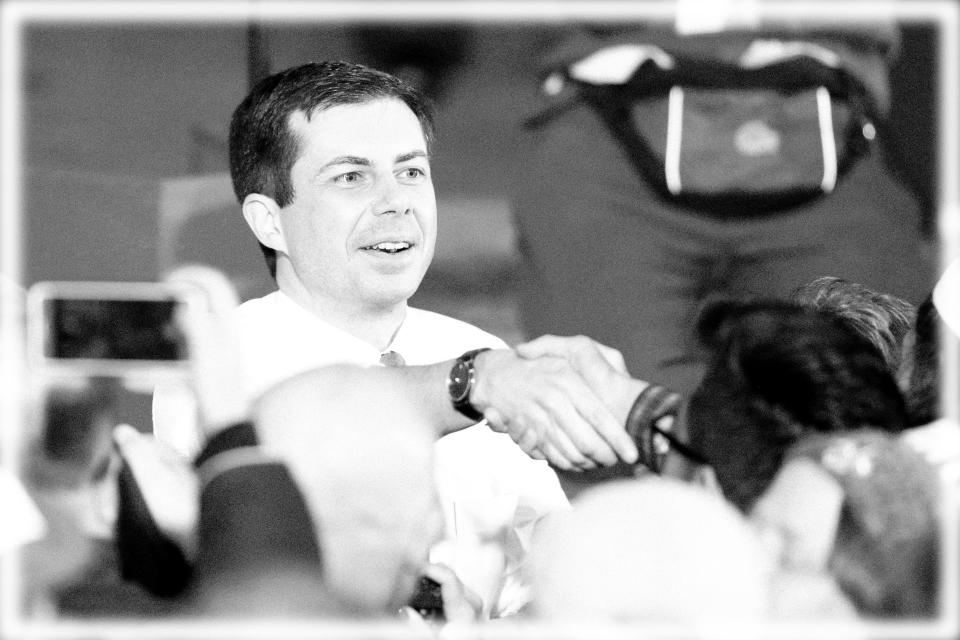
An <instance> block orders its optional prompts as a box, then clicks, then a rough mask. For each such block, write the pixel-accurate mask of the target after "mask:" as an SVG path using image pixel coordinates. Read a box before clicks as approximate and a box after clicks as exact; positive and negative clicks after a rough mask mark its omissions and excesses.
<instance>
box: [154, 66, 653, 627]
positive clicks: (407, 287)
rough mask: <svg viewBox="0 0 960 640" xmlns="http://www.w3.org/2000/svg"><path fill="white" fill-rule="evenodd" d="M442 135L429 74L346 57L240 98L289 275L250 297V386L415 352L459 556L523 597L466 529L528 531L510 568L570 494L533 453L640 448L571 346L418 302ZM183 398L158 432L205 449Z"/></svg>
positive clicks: (278, 274) (234, 129) (478, 574)
mask: <svg viewBox="0 0 960 640" xmlns="http://www.w3.org/2000/svg"><path fill="white" fill-rule="evenodd" d="M431 138H432V116H431V114H430V112H429V110H428V108H427V107H426V105H425V102H424V101H423V100H422V99H421V97H420V96H419V94H418V93H417V92H416V90H415V89H413V88H412V87H410V86H409V85H407V84H405V83H404V82H402V81H401V80H398V79H397V78H394V77H392V76H390V75H388V74H385V73H382V72H379V71H376V70H373V69H369V68H367V67H363V66H360V65H353V64H349V63H344V62H333V63H310V64H305V65H301V66H298V67H295V68H292V69H288V70H286V71H282V72H280V73H278V74H275V75H273V76H270V77H268V78H266V79H264V80H263V81H261V82H260V83H259V84H257V85H256V86H255V87H254V88H253V90H252V91H251V92H250V95H248V96H247V98H245V99H244V100H243V102H241V104H240V105H239V106H238V107H237V110H236V111H235V113H234V116H233V120H232V122H231V127H230V161H231V162H230V163H231V174H232V177H233V182H234V188H235V190H236V194H237V197H238V199H239V200H240V203H241V207H242V211H243V216H244V219H245V220H246V222H247V224H248V225H249V227H250V229H251V230H252V232H253V233H254V235H255V236H256V238H257V240H258V241H259V243H260V245H261V247H262V249H263V251H264V255H265V256H266V259H267V263H268V266H269V267H270V269H271V273H272V274H273V275H274V277H275V279H276V282H277V287H278V290H277V291H275V292H273V293H271V294H269V295H267V296H265V297H263V298H259V299H255V300H250V301H247V302H245V303H244V304H242V305H241V306H240V307H239V309H238V314H237V320H238V323H239V326H238V328H239V335H240V343H241V348H242V351H243V360H244V366H243V372H244V376H243V377H244V380H245V384H244V387H245V389H243V391H244V392H245V393H247V394H248V395H249V396H250V397H251V398H256V397H258V396H259V395H260V394H262V393H263V392H264V391H265V390H266V389H268V388H270V387H272V386H273V385H275V384H277V383H279V382H281V381H283V380H285V379H288V378H290V377H292V376H294V375H297V374H299V373H303V372H305V371H308V370H311V369H316V368H317V367H323V366H327V365H333V364H348V365H360V366H364V367H366V366H376V365H378V364H387V365H396V364H400V363H405V364H406V365H409V366H408V367H406V368H405V376H406V377H407V378H409V379H410V380H412V381H413V382H414V383H415V384H413V385H412V386H411V391H410V393H409V394H408V395H407V397H409V398H410V401H411V402H412V403H416V405H417V406H418V408H419V409H420V410H421V411H422V415H424V416H428V419H429V421H430V423H431V425H432V427H433V429H434V430H435V433H436V435H437V436H438V437H440V436H444V437H442V438H440V439H439V440H438V442H437V444H436V452H435V453H436V475H437V483H438V490H439V493H440V498H441V502H442V503H443V508H444V511H445V514H446V519H447V535H448V538H450V539H451V541H452V539H453V538H454V537H456V539H457V542H456V545H457V561H458V562H459V566H454V569H458V570H460V573H459V575H460V577H461V579H462V580H463V581H464V582H465V583H466V585H467V587H469V588H471V589H473V590H474V591H477V592H478V594H479V595H480V596H481V597H483V599H484V608H485V613H488V614H492V615H497V614H503V613H509V612H510V611H511V610H513V609H514V608H515V607H516V606H518V603H522V601H523V593H522V589H519V588H518V587H519V585H518V584H516V583H515V582H513V581H510V580H508V581H507V583H506V587H505V588H503V589H501V587H502V586H503V583H502V581H501V580H502V577H503V575H504V572H503V571H496V572H491V571H490V568H489V567H479V566H475V567H473V570H468V569H467V567H468V565H469V564H475V565H476V563H475V562H474V561H473V560H474V559H467V558H466V557H464V554H463V549H464V548H465V547H464V545H471V544H472V545H474V546H477V545H480V546H482V544H484V543H485V542H484V541H485V540H487V539H488V538H489V536H490V535H493V534H494V533H496V531H498V530H506V531H507V532H510V531H513V532H514V533H513V534H509V533H508V535H507V540H508V541H509V543H508V544H507V547H506V555H507V559H506V565H505V567H506V569H505V570H506V574H507V575H509V574H510V573H511V572H512V571H513V570H514V569H515V568H516V565H517V563H518V562H519V561H520V559H521V558H522V556H523V554H524V544H523V542H522V540H523V539H524V537H525V536H524V535H523V532H522V531H520V530H519V529H523V528H525V525H526V524H529V523H532V522H535V521H536V519H537V518H538V517H539V516H541V515H543V514H545V513H546V512H548V511H551V510H553V509H556V508H559V507H562V506H563V505H565V503H566V500H565V498H564V496H563V494H562V492H561V491H560V488H559V486H558V484H557V481H556V477H555V475H554V474H553V472H552V471H551V470H550V469H549V468H548V467H547V465H546V464H545V463H544V462H542V461H537V460H533V459H531V458H530V457H529V456H528V455H527V453H529V454H531V455H533V456H535V457H540V458H547V459H549V460H550V461H551V462H552V463H553V464H555V465H557V466H559V467H562V468H590V467H593V466H595V465H596V464H612V463H613V462H615V461H616V460H617V459H628V460H630V461H632V460H634V459H636V448H635V446H634V445H633V443H632V442H631V441H630V439H629V437H628V436H627V435H626V433H625V432H624V430H623V428H622V426H621V421H619V420H618V419H616V418H615V417H614V415H613V414H612V413H611V411H610V410H609V409H608V408H607V406H606V405H604V403H603V402H602V401H601V399H600V398H599V397H597V395H596V394H595V392H594V391H592V390H591V388H590V387H589V386H588V385H587V383H586V382H585V381H584V380H583V378H581V376H580V375H579V374H578V373H577V372H576V371H575V370H574V368H573V366H572V365H571V364H570V362H569V361H568V360H566V359H564V358H561V357H549V356H547V357H541V358H523V357H520V356H519V355H518V354H516V353H515V352H514V351H512V350H509V349H507V348H506V345H505V343H504V342H503V341H501V340H499V339H498V338H496V337H494V336H492V335H490V334H488V333H486V332H484V331H482V330H480V329H478V328H476V327H473V326H471V325H469V324H466V323H464V322H461V321H459V320H455V319H453V318H449V317H446V316H442V315H439V314H436V313H431V312H428V311H423V310H420V309H414V308H412V307H410V306H409V305H408V304H407V300H408V299H409V298H410V296H412V295H413V294H414V292H415V291H416V290H417V287H418V286H419V285H420V281H421V280H422V278H423V275H424V273H425V272H426V269H427V267H428V266H429V264H430V261H431V259H432V257H433V251H434V243H435V240H436V232H437V211H436V200H435V195H434V190H433V183H432V177H431V166H430V141H431ZM380 400H382V399H381V398H377V397H371V398H370V400H369V401H370V402H371V403H377V402H378V401H380ZM389 410H390V407H389V406H386V405H384V411H385V413H384V418H385V419H386V420H389V419H390V414H389ZM170 411H171V406H169V403H167V402H165V400H164V398H163V397H162V394H158V396H157V398H156V399H155V430H156V432H157V433H158V435H159V436H160V437H161V438H163V439H166V440H168V441H170V442H172V443H173V444H179V446H180V448H181V450H183V451H185V452H188V453H189V452H191V451H193V450H195V448H196V447H195V444H194V443H192V442H190V434H185V433H184V430H183V428H182V427H181V426H180V424H182V423H181V422H180V420H179V419H178V418H176V417H175V416H173V415H171V413H170ZM484 418H486V419H487V421H488V423H489V425H490V426H491V427H493V428H494V429H496V430H498V431H504V432H509V433H510V436H511V437H512V438H513V440H514V441H516V443H517V444H520V447H518V446H516V444H515V443H514V442H511V440H510V438H508V437H507V436H506V435H504V434H502V433H501V434H498V433H494V432H493V431H491V429H490V428H488V426H487V424H484V423H483V421H484ZM471 425H473V426H471ZM357 428H362V425H357ZM454 432H456V433H454ZM525 452H526V453H525ZM305 455H306V453H305ZM491 518H493V520H491ZM318 519H319V520H321V521H322V520H323V517H322V516H319V517H318ZM492 521H496V523H498V524H497V526H494V527H491V522H492ZM521 525H524V526H521ZM497 535H500V534H497ZM441 555H442V553H441ZM467 555H469V554H467ZM447 559H451V556H449V555H448V557H447ZM451 561H452V560H451ZM454 564H457V562H454ZM491 577H492V579H491ZM501 593H502V595H503V597H502V598H501V597H500V595H501ZM497 600H499V604H498V603H497Z"/></svg>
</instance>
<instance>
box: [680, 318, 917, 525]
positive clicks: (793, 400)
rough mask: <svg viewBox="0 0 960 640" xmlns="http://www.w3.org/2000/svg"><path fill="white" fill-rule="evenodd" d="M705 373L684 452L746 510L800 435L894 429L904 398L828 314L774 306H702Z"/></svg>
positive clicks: (871, 353)
mask: <svg viewBox="0 0 960 640" xmlns="http://www.w3.org/2000/svg"><path fill="white" fill-rule="evenodd" d="M697 334H698V338H699V340H700V342H701V344H702V345H703V346H704V347H705V348H706V350H707V352H708V367H707V372H706V374H705V375H704V378H703V380H702V381H701V384H700V386H699V387H698V388H697V390H696V391H695V392H694V393H693V395H692V396H691V398H690V403H689V407H688V414H687V421H688V424H687V429H688V432H689V440H690V444H691V445H692V446H693V448H694V449H696V450H698V451H700V452H702V453H703V454H704V455H705V456H706V457H707V458H708V459H709V460H710V461H711V465H712V466H713V468H714V471H715V472H716V475H717V480H718V481H719V483H720V486H721V488H722V489H723V491H724V493H725V494H726V495H727V497H728V498H729V499H730V500H731V501H733V502H734V503H735V504H736V505H737V506H738V507H740V508H741V509H743V510H744V511H746V510H748V509H749V508H750V507H751V506H752V505H753V503H754V501H755V500H756V499H757V497H759V495H760V494H761V493H762V492H763V491H764V490H766V488H767V486H768V485H769V483H770V482H771V480H772V479H773V476H774V474H775V473H776V471H777V470H778V469H779V468H780V465H781V462H782V460H783V455H784V452H785V451H786V450H787V449H788V448H789V447H790V446H791V445H792V444H793V443H794V442H796V440H797V439H798V438H799V437H800V436H801V435H802V434H805V433H810V432H837V431H845V430H851V429H861V428H872V429H878V430H881V431H887V432H897V431H901V430H902V429H903V428H904V427H905V424H906V409H905V404H904V400H903V396H902V394H901V392H900V389H899V388H898V387H897V384H896V381H895V380H894V377H893V375H892V373H891V372H890V370H889V369H888V368H887V364H886V362H885V361H884V359H883V356H882V355H881V354H880V352H879V351H878V350H877V348H876V347H874V346H873V345H872V344H871V343H870V342H869V341H867V340H866V339H865V338H863V337H862V336H860V335H858V334H857V333H856V332H854V331H853V330H851V329H850V328H849V327H847V326H845V325H844V324H843V322H842V321H840V320H839V319H837V318H836V317H833V316H832V315H830V314H828V313H825V312H822V311H818V310H815V309H809V308H803V307H800V306H798V305H796V304H792V303H788V302H781V301H763V300H753V301H750V300H748V301H733V300H731V301H721V302H717V303H714V304H712V305H710V306H708V307H707V308H706V309H705V310H704V311H703V312H702V313H701V316H700V318H699V321H698V326H697Z"/></svg>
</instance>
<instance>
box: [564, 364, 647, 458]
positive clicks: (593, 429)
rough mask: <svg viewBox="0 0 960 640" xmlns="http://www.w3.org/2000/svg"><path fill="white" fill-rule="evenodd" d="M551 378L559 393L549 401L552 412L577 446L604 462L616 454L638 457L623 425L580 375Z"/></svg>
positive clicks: (621, 456)
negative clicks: (559, 394) (558, 395)
mask: <svg viewBox="0 0 960 640" xmlns="http://www.w3.org/2000/svg"><path fill="white" fill-rule="evenodd" d="M554 381H555V383H556V384H557V385H558V386H559V388H560V389H561V397H560V398H554V399H553V401H551V403H550V406H551V407H553V409H554V411H553V412H552V415H553V417H554V418H555V419H556V421H557V424H558V426H559V427H560V429H561V430H562V431H563V432H564V433H565V434H566V435H567V437H568V438H569V439H570V440H571V441H572V443H573V446H574V447H575V448H576V449H577V450H579V451H580V452H581V453H582V454H583V455H585V456H587V457H588V458H590V459H591V460H594V461H596V462H598V463H600V464H602V465H604V466H609V465H612V464H615V463H616V462H617V460H618V458H619V459H622V460H624V461H625V462H628V463H633V462H635V461H636V460H637V457H638V452H637V447H636V445H635V444H634V443H633V440H632V439H631V438H630V436H629V435H628V434H627V432H626V430H625V429H624V428H623V425H621V424H620V422H619V421H618V420H617V419H616V418H615V417H614V415H613V414H612V413H611V412H610V410H609V409H608V408H607V406H606V405H605V404H604V403H603V402H602V401H601V400H600V399H599V398H598V397H597V396H596V394H595V393H593V391H592V390H591V389H590V388H589V387H588V386H587V385H586V383H584V382H583V380H582V379H580V378H578V377H576V376H556V377H555V378H554ZM554 444H557V443H556V442H554Z"/></svg>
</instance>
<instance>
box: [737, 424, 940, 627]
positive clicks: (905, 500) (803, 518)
mask: <svg viewBox="0 0 960 640" xmlns="http://www.w3.org/2000/svg"><path fill="white" fill-rule="evenodd" d="M937 487H938V484H937V478H936V475H935V472H934V470H933V469H932V467H930V466H929V465H928V464H927V462H926V461H925V460H924V459H923V457H922V456H921V455H920V454H919V453H917V452H915V451H913V450H912V449H911V448H910V447H909V446H908V445H906V444H905V443H902V442H900V441H899V440H898V439H897V438H896V437H894V436H892V435H890V434H886V433H882V432H878V431H874V430H860V431H852V432H847V433H843V434H810V435H807V436H804V437H803V438H801V439H800V440H799V441H798V442H797V443H796V444H795V445H794V446H793V447H792V448H791V449H790V450H789V451H788V452H787V455H786V457H785V462H784V465H783V467H782V468H781V470H780V471H779V473H778V474H777V478H776V480H775V482H774V483H773V484H772V485H771V486H770V488H769V489H768V490H767V491H766V492H765V493H764V495H763V496H762V497H761V498H760V500H758V501H757V503H756V505H755V507H754V509H753V510H752V512H751V518H752V519H753V520H754V521H755V522H757V524H758V525H759V526H761V527H762V528H763V529H765V530H766V531H768V532H770V533H774V534H775V535H777V536H778V537H779V538H780V539H781V540H780V543H781V548H780V553H779V554H778V555H779V557H780V558H781V563H782V565H783V566H782V567H781V568H782V569H784V570H786V571H799V572H807V573H809V572H823V573H826V574H829V575H831V576H832V577H833V579H834V580H835V581H836V583H837V585H838V586H839V587H840V588H841V590H842V591H843V592H844V594H846V596H847V597H848V598H849V600H850V602H852V603H853V605H854V606H855V607H856V609H857V611H858V613H859V614H860V615H861V616H867V617H881V618H890V617H897V618H903V617H923V616H931V615H934V614H935V612H936V609H937V607H936V604H937V577H938V570H937V569H938V564H939V561H938V559H939V557H940V555H939V548H938V539H939V536H938V535H937V532H938V530H939V524H938V522H939V519H938V504H939V491H938V489H937Z"/></svg>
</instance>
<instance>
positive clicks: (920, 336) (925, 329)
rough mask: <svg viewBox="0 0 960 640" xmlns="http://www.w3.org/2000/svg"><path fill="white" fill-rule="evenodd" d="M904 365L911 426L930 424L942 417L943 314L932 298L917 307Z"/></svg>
mask: <svg viewBox="0 0 960 640" xmlns="http://www.w3.org/2000/svg"><path fill="white" fill-rule="evenodd" d="M906 342H907V348H906V349H905V355H904V358H903V363H902V365H901V384H902V385H903V386H904V389H905V390H904V395H905V397H906V400H907V412H908V413H909V416H910V419H909V424H910V426H920V425H924V424H929V423H930V422H933V421H934V420H936V419H937V418H939V417H940V411H941V409H940V349H939V347H940V314H939V313H938V312H937V307H936V306H935V305H934V304H933V296H932V295H928V296H927V297H926V299H925V300H924V301H923V302H921V303H920V306H919V307H917V319H916V322H915V323H914V328H913V332H912V333H911V334H910V336H909V337H908V339H907V341H906Z"/></svg>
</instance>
